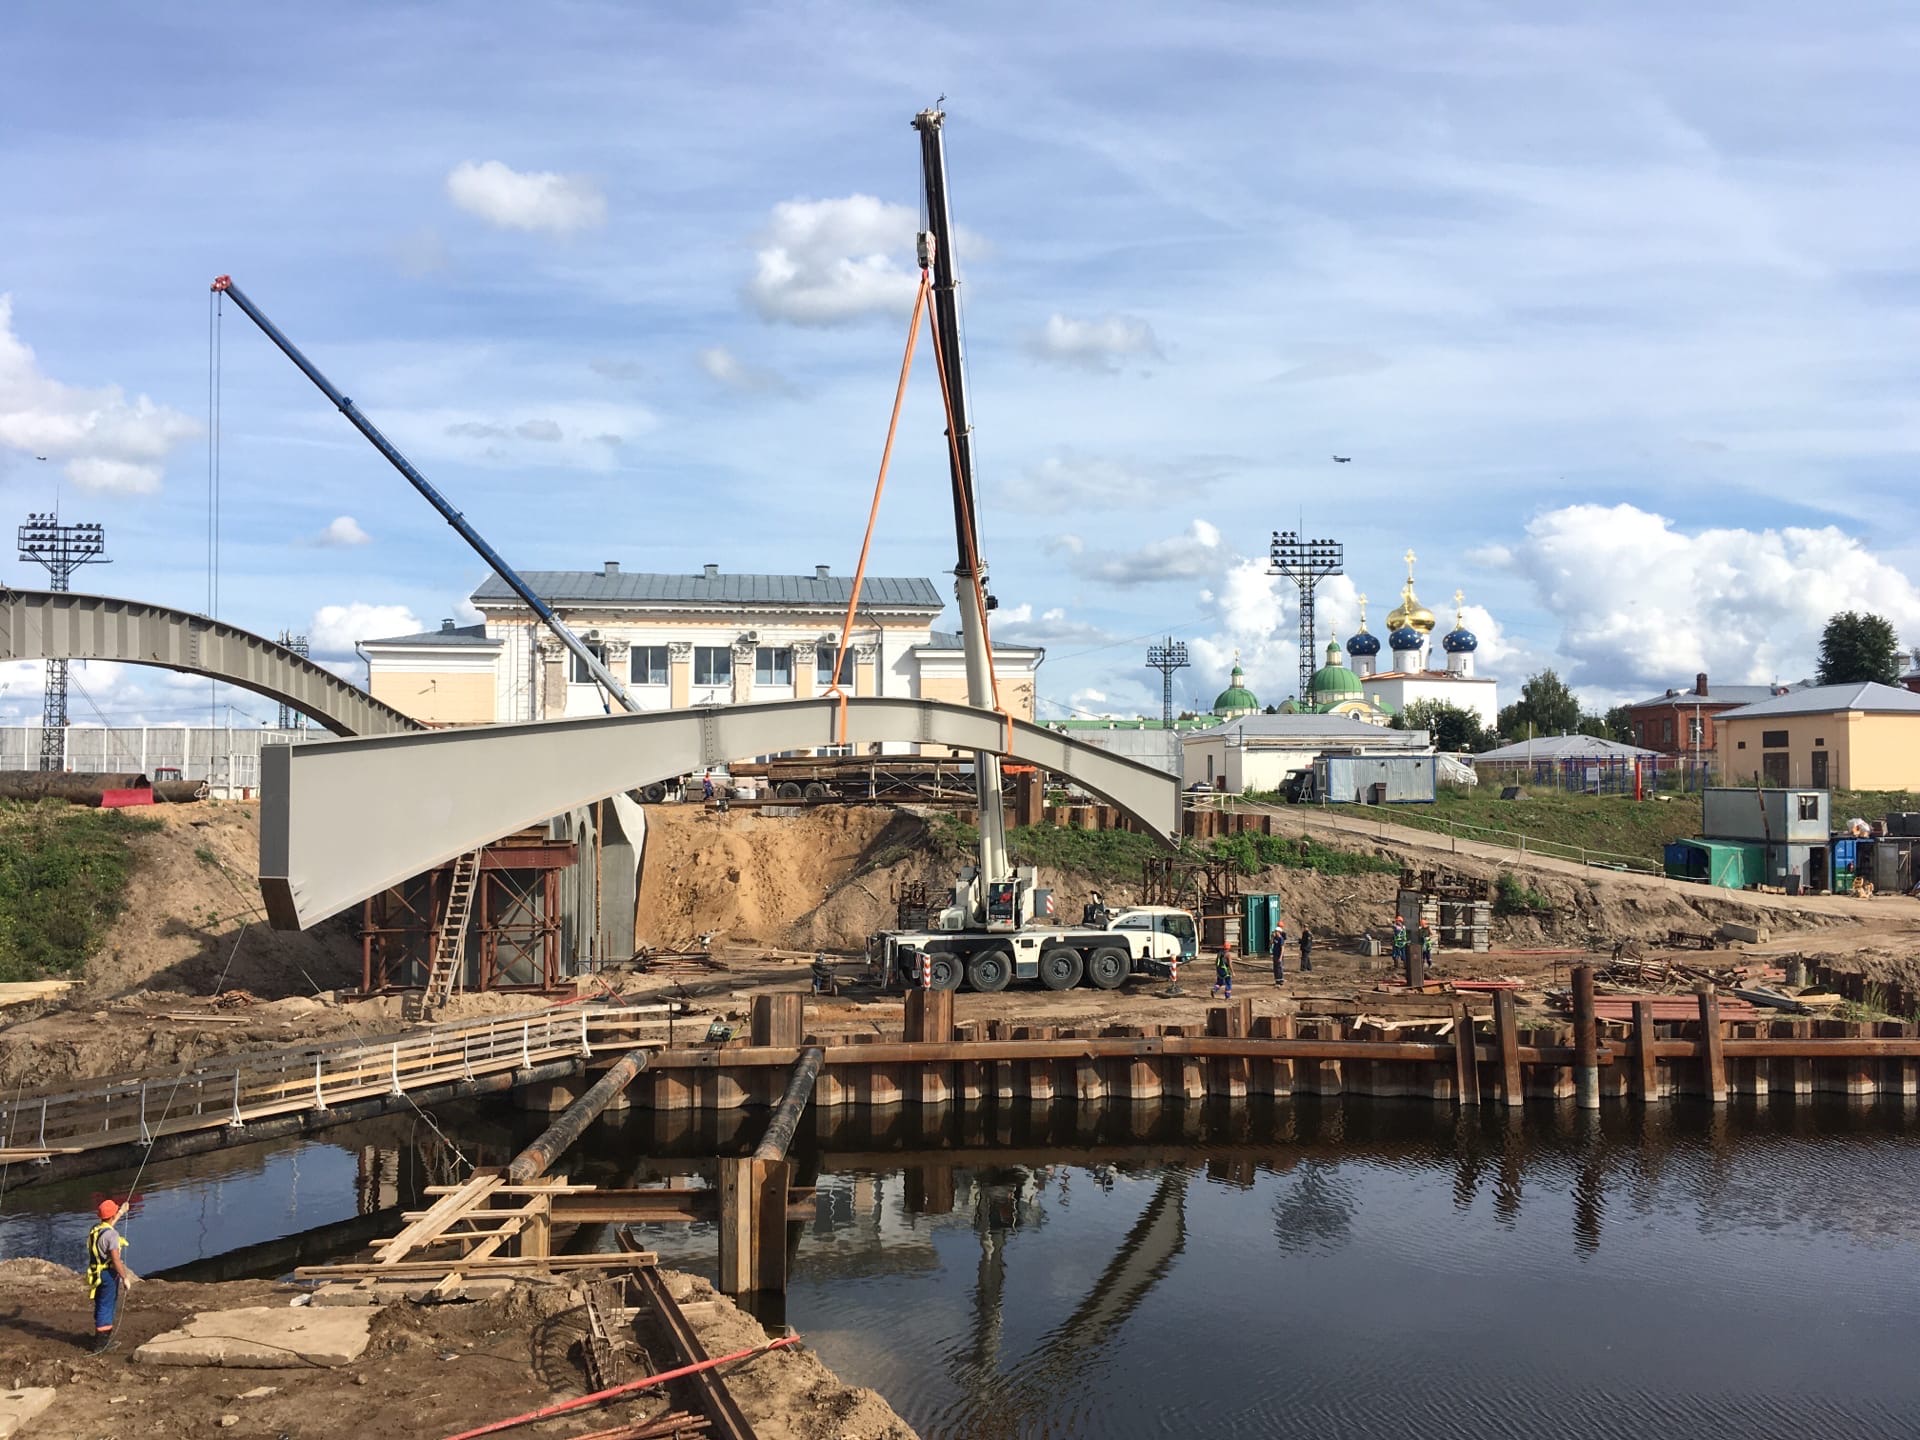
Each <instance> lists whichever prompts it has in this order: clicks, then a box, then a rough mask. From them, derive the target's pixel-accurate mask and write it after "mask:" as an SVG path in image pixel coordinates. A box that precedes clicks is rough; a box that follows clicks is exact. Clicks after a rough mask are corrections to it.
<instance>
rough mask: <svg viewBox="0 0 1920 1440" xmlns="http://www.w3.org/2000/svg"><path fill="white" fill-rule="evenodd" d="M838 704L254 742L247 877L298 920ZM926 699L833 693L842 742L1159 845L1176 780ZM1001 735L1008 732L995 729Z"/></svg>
mask: <svg viewBox="0 0 1920 1440" xmlns="http://www.w3.org/2000/svg"><path fill="white" fill-rule="evenodd" d="M836 713H837V711H836V702H835V701H833V700H831V699H822V700H778V701H771V702H768V703H765V704H749V705H716V706H709V707H705V708H702V709H697V710H669V711H663V712H660V713H657V714H647V715H598V716H592V717H587V718H582V719H574V720H540V721H533V722H531V723H527V724H519V725H488V726H484V727H478V728H474V729H469V730H436V731H429V732H422V733H416V734H411V735H385V736H370V737H366V738H362V739H357V740H322V741H317V742H314V743H311V744H306V745H268V746H265V747H263V748H262V750H261V755H260V773H261V807H260V890H261V894H262V895H263V897H264V898H265V900H266V906H267V914H268V916H269V918H270V919H271V920H272V922H273V924H274V926H275V927H276V928H279V929H283V930H295V929H304V928H306V927H307V926H309V925H312V924H314V923H316V922H317V921H320V920H324V919H325V918H326V917H327V916H329V915H334V914H338V913H339V912H340V911H342V910H344V909H346V908H347V907H348V906H349V905H353V904H356V903H357V902H359V901H361V900H364V899H366V898H367V897H368V896H369V895H374V894H377V893H378V892H380V891H381V890H384V889H386V888H387V887H389V886H391V885H397V884H399V883H400V882H401V881H402V880H405V879H406V878H408V877H409V876H412V875H418V874H420V873H421V872H422V871H424V870H431V869H432V868H433V867H434V866H436V865H442V864H445V863H446V862H447V861H448V860H451V859H452V858H453V857H454V856H456V855H459V854H463V853H465V852H466V851H468V850H472V849H474V848H475V847H476V846H480V845H484V844H487V843H488V842H490V841H492V840H495V839H498V838H499V837H500V836H502V835H507V834H511V833H512V832H513V831H515V830H518V829H521V828H522V827H524V826H527V825H536V824H541V823H543V822H544V821H545V820H546V819H547V817H549V816H551V815H559V814H563V813H565V812H567V811H570V810H573V809H575V808H577V807H579V806H583V805H590V804H592V803H593V802H594V801H595V800H599V799H601V798H603V797H605V796H608V795H614V794H619V793H620V792H622V791H627V790H635V789H639V788H641V787H643V786H646V785H651V784H653V783H654V782H655V781H658V780H670V779H672V778H674V777H675V776H679V775H687V774H691V773H693V772H694V771H697V770H700V769H702V768H703V767H705V766H708V765H721V764H725V763H727V762H728V761H732V760H743V759H747V758H749V757H751V756H755V755H777V754H779V753H781V752H782V751H787V750H800V749H807V748H812V747H817V746H823V745H833V744H837V743H839V742H840V741H841V739H842V737H841V736H840V735H839V734H838V733H837V728H836V725H835V716H836ZM1010 728H1011V735H1010V736H1009V734H1008V730H1009V727H1008V726H1007V725H1006V724H1004V723H1003V722H1002V720H1001V719H1000V717H999V716H998V715H995V714H993V713H991V712H989V711H982V710H976V709H974V708H973V707H971V706H968V705H953V704H946V703H942V702H940V701H934V700H889V699H879V698H872V699H859V700H849V701H848V702H847V733H846V735H845V737H844V738H845V740H846V741H847V742H848V743H850V744H852V745H853V746H854V747H855V748H856V749H860V748H864V747H865V746H867V745H872V744H878V743H882V742H886V741H895V742H903V741H904V742H913V743H926V744H937V745H947V746H951V747H953V748H954V749H957V750H985V751H988V752H990V753H993V754H997V755H1000V756H1002V757H1003V758H1005V759H1009V760H1019V761H1025V762H1027V763H1029V764H1033V765H1038V766H1040V767H1041V768H1043V769H1046V770H1050V771H1052V772H1053V773H1055V774H1057V775H1063V776H1065V777H1067V778H1068V779H1070V780H1072V781H1073V783H1074V784H1076V785H1078V786H1080V787H1081V788H1083V789H1085V790H1087V791H1090V792H1091V793H1093V794H1095V795H1098V796H1099V797H1100V798H1101V799H1103V800H1106V801H1107V802H1109V803H1110V804H1112V805H1115V806H1117V807H1119V809H1121V810H1122V811H1124V812H1125V813H1126V814H1128V815H1129V816H1131V817H1132V818H1133V819H1134V820H1135V821H1137V822H1138V823H1139V824H1140V825H1141V826H1142V827H1144V828H1145V829H1146V830H1147V831H1148V832H1149V833H1151V834H1153V835H1156V836H1158V837H1160V838H1161V839H1162V840H1165V841H1167V842H1168V843H1169V844H1171V843H1172V840H1173V837H1175V836H1177V835H1178V834H1179V832H1180V782H1179V781H1178V780H1177V779H1176V778H1174V777H1173V776H1172V775H1169V774H1167V773H1166V772H1165V771H1163V770H1158V769H1156V768H1154V767H1153V766H1151V765H1142V764H1140V763H1139V762H1137V761H1133V760H1128V759H1125V758H1123V757H1122V756H1118V755H1114V754H1111V753H1109V752H1108V751H1105V750H1101V749H1098V748H1096V747H1095V746H1092V745H1087V744H1084V743H1082V742H1081V741H1077V740H1073V739H1070V738H1068V737H1067V736H1065V735H1061V734H1059V733H1057V732H1055V731H1051V730H1044V729H1042V728H1041V727H1039V726H1037V725H1029V724H1027V723H1026V722H1025V721H1020V720H1016V721H1014V722H1013V723H1012V725H1011V727H1010ZM1009 741H1010V742H1011V743H1009Z"/></svg>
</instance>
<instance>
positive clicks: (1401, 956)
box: [1393, 915, 1407, 974]
mask: <svg viewBox="0 0 1920 1440" xmlns="http://www.w3.org/2000/svg"><path fill="white" fill-rule="evenodd" d="M1393 966H1394V969H1396V970H1399V971H1400V972H1402V973H1403V974H1404V973H1405V972H1406V968H1407V917H1406V916H1404V915H1396V916H1394V917H1393Z"/></svg>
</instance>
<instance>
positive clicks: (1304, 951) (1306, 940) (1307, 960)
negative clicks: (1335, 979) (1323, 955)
mask: <svg viewBox="0 0 1920 1440" xmlns="http://www.w3.org/2000/svg"><path fill="white" fill-rule="evenodd" d="M1300 973H1301V974H1302V975H1311V974H1312V973H1313V931H1311V930H1309V929H1307V928H1306V927H1305V926H1304V925H1303V926H1301V927H1300Z"/></svg>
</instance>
